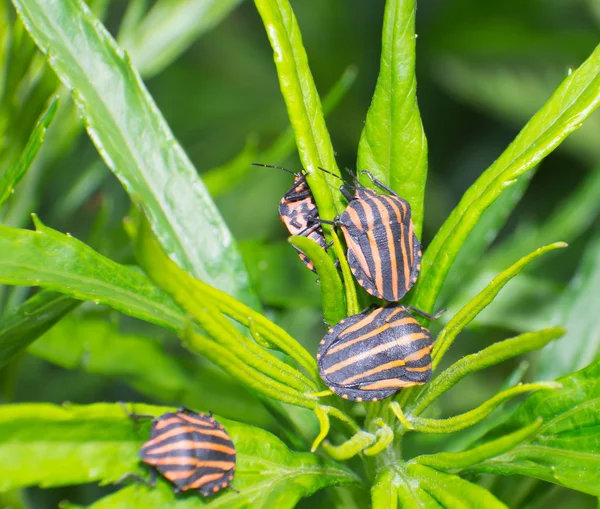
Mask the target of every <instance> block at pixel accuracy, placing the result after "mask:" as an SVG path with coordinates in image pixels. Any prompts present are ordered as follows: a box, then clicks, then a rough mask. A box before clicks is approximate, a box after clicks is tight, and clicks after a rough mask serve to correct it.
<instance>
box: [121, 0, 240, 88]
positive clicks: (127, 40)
mask: <svg viewBox="0 0 600 509" xmlns="http://www.w3.org/2000/svg"><path fill="white" fill-rule="evenodd" d="M240 2H241V0H184V1H173V0H159V1H158V2H156V3H155V4H154V5H153V6H152V9H150V11H149V12H148V13H147V14H146V16H145V17H144V18H143V19H142V20H141V21H140V22H139V23H138V24H137V26H136V27H135V30H130V31H126V32H125V33H124V34H123V38H120V39H119V43H120V44H121V46H122V47H123V48H124V49H125V50H126V51H127V52H128V53H129V56H130V57H131V60H132V61H133V63H134V65H135V66H136V68H137V70H138V71H139V72H140V74H142V75H144V76H145V77H150V76H153V75H154V74H157V73H158V72H160V71H161V70H163V69H164V68H165V67H166V66H167V65H169V64H170V63H171V62H173V61H174V60H175V59H176V58H177V57H178V56H179V55H181V54H182V53H183V52H184V51H185V50H186V49H187V48H188V47H189V46H190V45H191V44H192V42H194V40H196V39H197V38H198V37H199V36H200V35H202V34H203V33H204V32H207V31H208V30H210V29H211V28H213V27H214V26H216V25H218V24H219V23H220V22H221V21H222V20H223V19H224V18H225V17H226V16H227V15H228V14H229V13H230V12H231V11H232V10H233V9H234V8H235V7H237V6H238V5H239V4H240Z"/></svg>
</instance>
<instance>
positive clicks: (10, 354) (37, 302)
mask: <svg viewBox="0 0 600 509" xmlns="http://www.w3.org/2000/svg"><path fill="white" fill-rule="evenodd" d="M78 304H79V302H77V301H76V300H73V299H70V298H69V297H66V296H64V295H63V294H61V293H57V292H52V291H50V290H46V291H42V292H39V293H38V294H37V295H34V296H33V297H31V298H30V299H28V300H27V301H26V302H25V303H23V305H21V306H19V307H18V308H17V309H15V310H13V311H12V312H9V313H7V314H6V315H5V316H4V317H3V318H2V319H0V368H1V367H3V366H5V365H6V364H8V363H9V362H10V361H11V360H12V359H13V358H14V357H15V356H16V355H18V354H19V353H20V352H21V351H23V350H25V348H27V347H28V346H29V345H30V344H31V343H32V342H33V341H35V340H36V339H37V338H39V337H40V336H41V335H42V334H44V332H46V331H47V330H48V329H50V328H51V327H52V326H53V325H55V324H56V323H57V322H58V321H59V320H60V319H61V318H62V317H64V316H65V315H66V314H68V313H69V312H70V311H72V310H73V309H74V308H75V307H77V305H78Z"/></svg>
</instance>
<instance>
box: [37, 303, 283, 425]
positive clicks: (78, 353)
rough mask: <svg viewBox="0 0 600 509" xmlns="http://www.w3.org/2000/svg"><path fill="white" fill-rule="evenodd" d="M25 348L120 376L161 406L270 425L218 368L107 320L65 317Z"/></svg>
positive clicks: (91, 370)
mask: <svg viewBox="0 0 600 509" xmlns="http://www.w3.org/2000/svg"><path fill="white" fill-rule="evenodd" d="M59 295H60V294H59ZM62 298H63V299H66V297H64V296H62ZM75 302H77V301H75ZM28 352H29V353H30V354H32V355H35V356H36V357H39V358H41V359H44V360H46V361H48V362H51V363H53V364H55V365H58V366H61V367H62V368H65V369H79V370H82V371H85V372H86V373H93V374H96V375H101V376H105V377H110V378H114V379H116V380H120V381H122V382H125V383H127V384H128V385H129V386H130V387H132V388H133V389H135V390H137V391H138V392H139V393H140V394H144V395H146V396H148V397H150V398H153V399H154V400H158V401H161V402H163V403H165V404H171V405H184V406H186V407H188V408H197V409H203V410H212V411H213V412H215V413H217V414H219V415H222V416H223V417H227V418H229V419H243V420H244V421H245V422H248V423H250V424H255V425H258V426H262V427H267V426H269V425H272V419H271V417H270V416H269V414H268V413H267V412H266V410H265V409H264V407H263V406H262V405H261V403H260V402H259V401H258V399H257V398H256V397H255V396H253V395H251V394H250V393H249V392H248V391H247V390H246V388H244V387H242V386H241V385H240V384H238V383H236V382H235V381H234V380H233V379H232V378H230V377H229V376H228V375H227V374H225V373H224V372H223V371H221V370H220V369H217V368H215V367H214V366H212V365H210V364H208V363H206V362H199V361H198V360H197V359H191V358H186V357H183V356H172V355H171V356H169V355H167V345H163V344H161V343H159V342H157V341H156V340H154V339H152V338H149V337H144V336H141V335H138V334H131V333H129V334H125V333H123V332H121V331H119V330H117V328H116V327H115V326H114V324H112V323H110V322H109V321H107V320H102V319H98V318H92V317H79V316H77V317H75V316H73V315H71V316H68V317H66V318H64V319H63V320H61V322H60V323H58V324H57V325H55V326H54V327H53V328H52V329H51V330H49V331H48V332H46V334H44V335H43V336H42V337H41V338H40V339H38V340H37V341H36V342H35V343H33V345H31V346H30V347H29V350H28ZM208 388H210V390H208Z"/></svg>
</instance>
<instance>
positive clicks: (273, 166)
mask: <svg viewBox="0 0 600 509" xmlns="http://www.w3.org/2000/svg"><path fill="white" fill-rule="evenodd" d="M252 166H262V167H263V168H275V169H276V170H283V171H285V172H286V173H291V174H292V175H296V174H295V173H294V172H293V171H292V170H288V169H287V168H284V167H283V166H276V165H274V164H263V163H252Z"/></svg>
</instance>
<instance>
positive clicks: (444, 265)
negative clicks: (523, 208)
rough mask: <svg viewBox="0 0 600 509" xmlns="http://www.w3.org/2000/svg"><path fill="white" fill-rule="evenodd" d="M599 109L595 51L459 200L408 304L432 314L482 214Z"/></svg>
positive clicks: (599, 58)
mask: <svg viewBox="0 0 600 509" xmlns="http://www.w3.org/2000/svg"><path fill="white" fill-rule="evenodd" d="M599 104H600V46H598V47H597V48H596V49H595V50H594V52H593V53H592V54H591V56H590V57H589V58H588V59H587V60H586V61H585V62H584V63H583V64H582V65H581V66H580V67H579V68H578V69H577V70H575V71H574V72H573V73H572V74H571V75H570V76H568V77H567V78H566V79H565V80H564V81H563V83H562V84H561V85H560V86H559V87H558V89H557V90H556V92H555V93H554V94H553V95H552V97H551V98H550V99H549V100H548V102H547V103H546V104H545V105H544V106H543V107H542V108H541V109H540V110H539V111H538V112H537V113H536V115H534V117H533V118H532V119H531V120H530V121H529V122H528V124H527V125H526V126H525V127H524V128H523V130H522V131H521V132H520V133H519V135H518V136H517V137H516V138H515V140H514V141H513V142H512V143H511V144H510V145H509V147H508V148H507V149H506V150H505V151H504V153H503V154H502V155H501V156H500V157H499V158H498V159H497V160H496V161H495V162H494V164H492V166H490V167H489V168H488V169H487V170H486V171H485V172H484V173H483V174H482V175H481V176H480V177H479V179H477V181H476V182H475V183H474V184H473V185H472V186H471V187H470V188H469V189H468V190H467V192H466V193H465V194H464V195H463V197H462V199H461V201H460V203H459V204H458V206H457V207H456V208H455V209H454V210H453V211H452V213H451V214H450V217H449V218H448V219H447V220H446V222H445V223H444V224H443V225H442V227H441V228H440V230H439V231H438V233H437V235H436V236H435V238H434V239H433V241H432V243H431V244H430V246H429V247H428V249H427V251H426V252H425V254H424V256H423V261H422V263H421V265H422V270H421V274H420V276H419V280H418V281H417V284H416V289H415V291H414V293H413V295H412V298H411V304H413V305H415V306H416V307H418V308H419V309H423V310H426V311H432V310H433V308H434V305H435V302H436V300H437V296H438V294H439V292H440V290H441V287H442V285H443V284H444V280H445V279H446V276H447V274H448V272H449V270H450V268H451V266H452V264H453V262H454V260H455V259H456V256H457V254H458V252H459V251H460V249H461V247H462V245H463V243H464V242H465V240H466V238H467V237H468V236H469V234H470V233H471V231H472V230H473V228H474V227H475V225H476V224H477V222H478V220H479V218H480V217H481V215H482V214H483V213H484V211H485V210H486V209H487V208H488V207H489V206H490V205H491V204H492V203H493V202H494V201H495V200H496V199H497V198H498V197H499V196H500V195H501V194H502V193H503V192H504V190H505V189H506V187H507V186H509V185H511V184H512V183H514V182H515V179H518V178H519V177H521V176H522V175H523V174H525V173H526V172H528V171H529V170H531V169H532V168H534V167H535V166H536V165H537V164H539V163H540V161H541V160H542V159H543V158H544V157H546V156H547V155H548V154H549V153H551V152H552V151H553V150H554V149H555V148H556V147H557V146H558V145H559V144H560V143H561V142H562V141H563V140H564V139H565V138H566V137H567V136H569V134H571V133H572V132H574V131H576V130H577V129H578V128H579V127H580V126H581V124H582V123H583V121H584V120H585V119H586V118H587V117H588V116H589V115H590V114H591V113H592V112H593V111H594V110H595V109H596V108H597V107H598V105H599Z"/></svg>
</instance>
